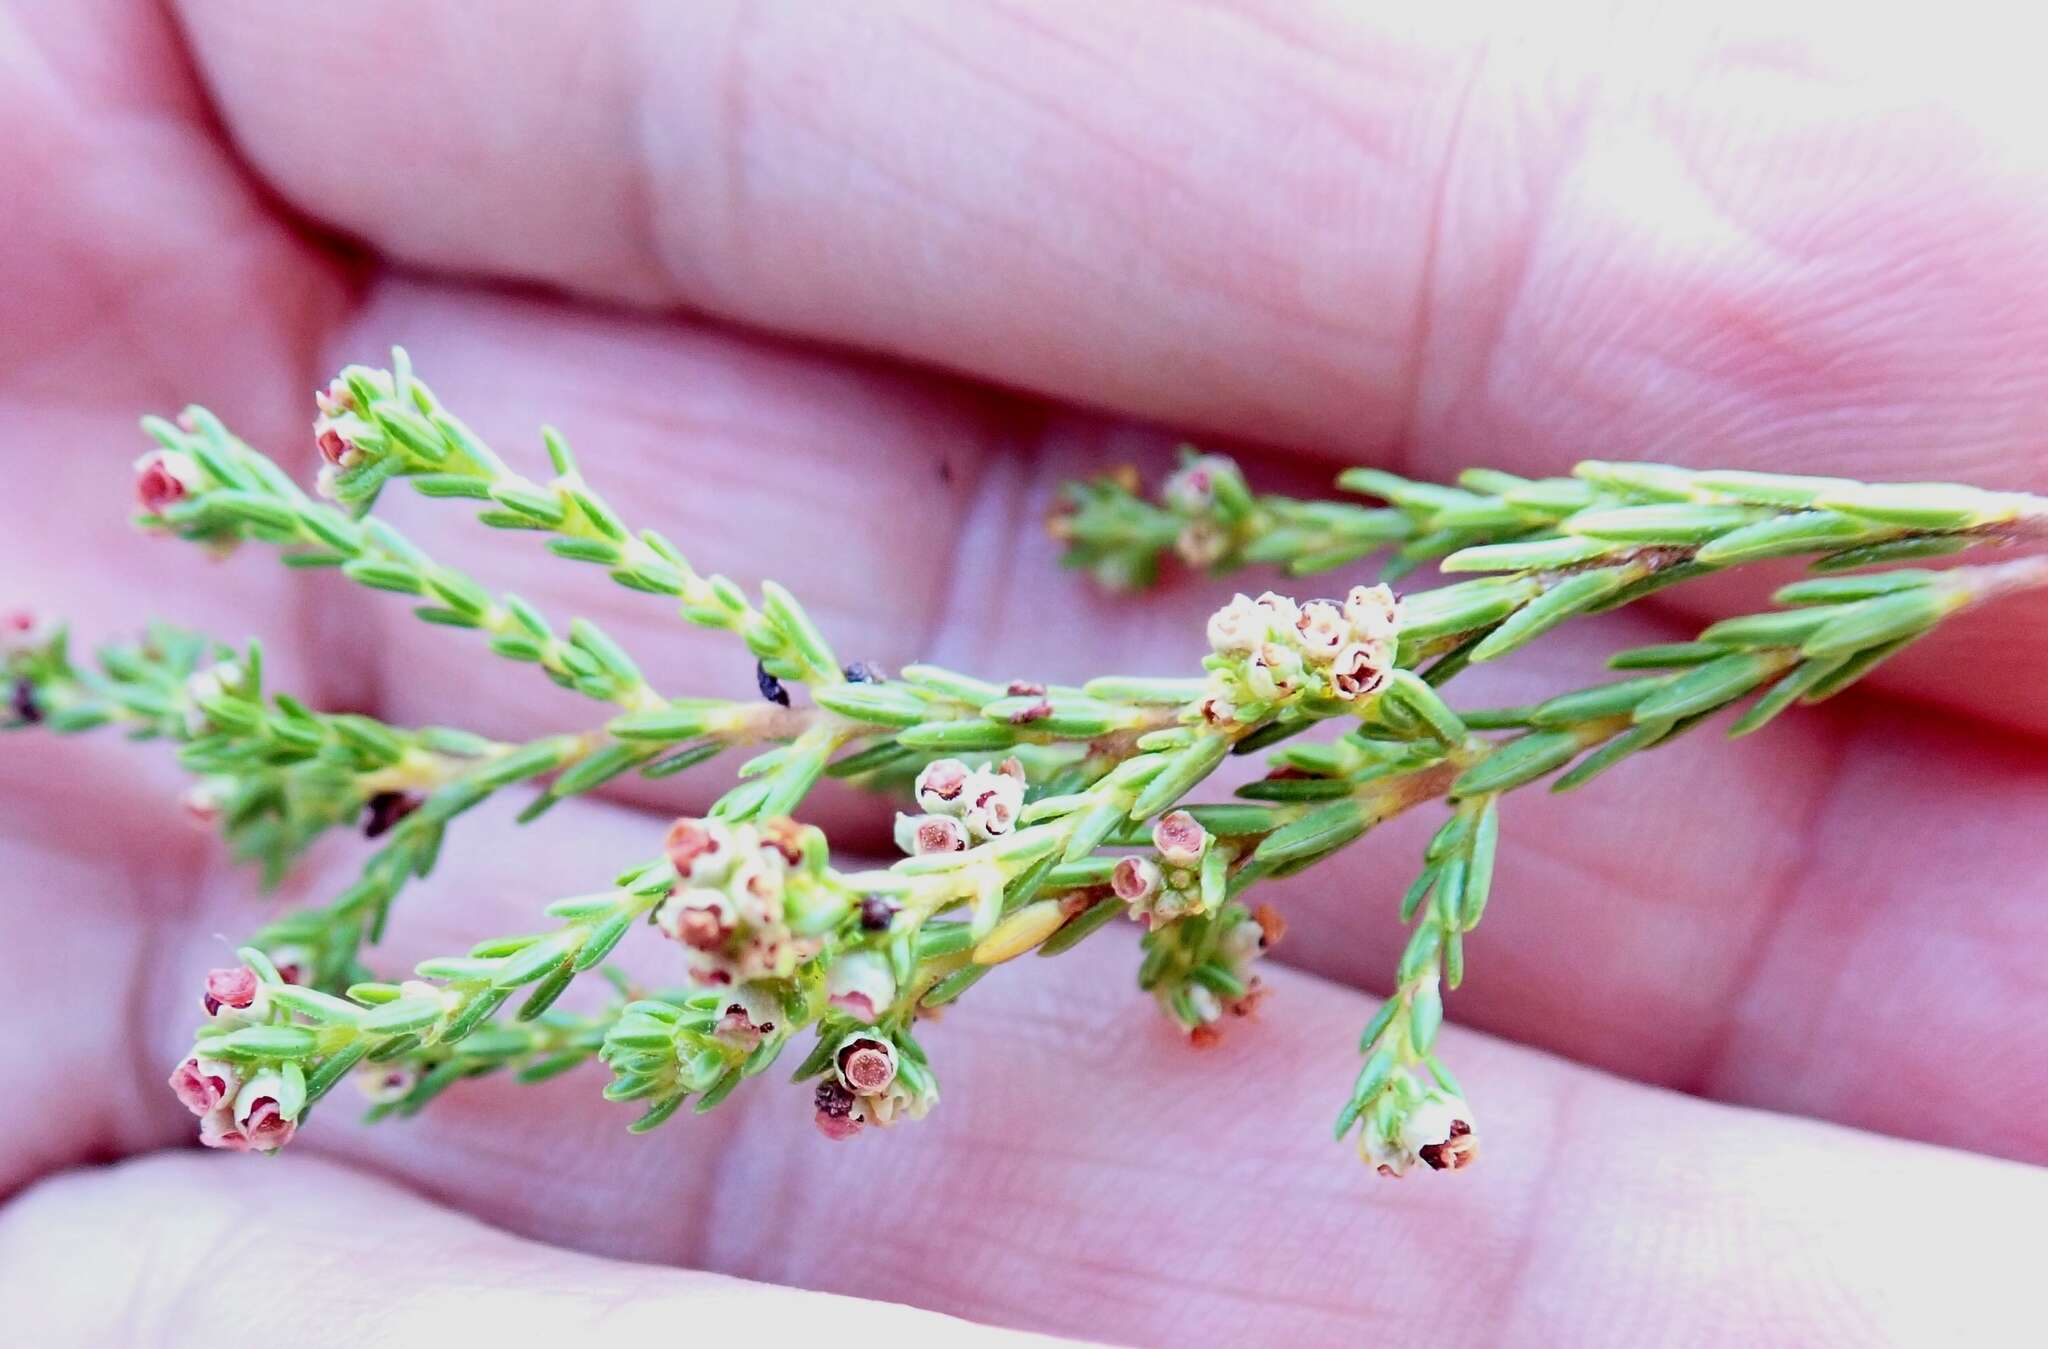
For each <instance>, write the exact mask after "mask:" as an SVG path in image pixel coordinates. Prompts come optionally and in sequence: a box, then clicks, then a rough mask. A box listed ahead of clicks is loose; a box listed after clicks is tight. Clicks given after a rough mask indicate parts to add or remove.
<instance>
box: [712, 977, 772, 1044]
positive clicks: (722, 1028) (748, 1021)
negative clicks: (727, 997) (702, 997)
mask: <svg viewBox="0 0 2048 1349" xmlns="http://www.w3.org/2000/svg"><path fill="white" fill-rule="evenodd" d="M774 1029H775V1022H774V1020H773V1013H772V1012H771V1010H770V1005H769V1002H768V999H766V998H764V997H761V996H760V995H758V994H755V993H751V992H749V991H748V990H746V989H741V990H739V992H738V993H736V994H735V995H734V998H733V1000H732V1001H731V1002H729V1003H727V1004H726V1005H725V1011H724V1012H723V1013H722V1014H721V1015H720V1016H719V1018H718V1024H717V1025H716V1026H714V1027H713V1028H712V1032H711V1033H712V1034H713V1035H716V1036H717V1037H718V1038H719V1039H721V1040H723V1041H725V1042H726V1043H727V1044H729V1045H732V1046H734V1047H735V1048H738V1049H744V1050H748V1051H750V1052H751V1051H752V1050H753V1049H754V1048H755V1047H756V1046H758V1045H759V1044H760V1043H761V1041H762V1039H763V1038H764V1037H766V1036H767V1035H768V1034H769V1033H771V1032H772V1031H774Z"/></svg>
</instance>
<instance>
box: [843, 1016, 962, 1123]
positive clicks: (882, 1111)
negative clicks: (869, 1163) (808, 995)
mask: <svg viewBox="0 0 2048 1349" xmlns="http://www.w3.org/2000/svg"><path fill="white" fill-rule="evenodd" d="M938 1101H939V1087H938V1083H937V1081H936V1080H935V1079H934V1078H933V1077H932V1075H931V1073H930V1072H929V1071H928V1070H926V1069H925V1068H924V1067H923V1065H921V1064H919V1063H917V1062H915V1061H914V1060H911V1059H909V1058H908V1056H906V1055H904V1054H903V1053H902V1052H901V1051H899V1050H898V1049H897V1047H896V1046H895V1045H894V1044H893V1043H892V1042H891V1041H890V1040H889V1039H888V1038H887V1037H886V1036H883V1035H880V1034H877V1033H873V1032H869V1031H854V1032H852V1033H851V1034H849V1035H847V1036H846V1037H845V1038H843V1039H842V1040H840V1042H839V1048H838V1049H836V1050H834V1051H833V1054H832V1069H831V1071H830V1072H829V1073H828V1074H827V1075H826V1077H825V1080H824V1081H822V1082H820V1083H819V1084H818V1090H817V1094H816V1095H815V1096H814V1097H813V1098H812V1106H813V1110H814V1114H813V1118H814V1119H815V1120H816V1122H817V1125H818V1130H819V1132H820V1133H822V1134H824V1135H825V1136H826V1137H827V1138H832V1139H845V1138H851V1137H853V1136H854V1135H855V1134H857V1133H859V1132H860V1131H861V1130H862V1129H863V1128H865V1127H867V1126H868V1125H874V1126H875V1127H876V1128H887V1127H888V1126H889V1125H891V1124H895V1123H897V1122H899V1121H901V1120H906V1119H923V1118H924V1116H925V1113H926V1112H927V1111H929V1110H930V1109H931V1108H932V1107H933V1106H934V1105H937V1104H938Z"/></svg>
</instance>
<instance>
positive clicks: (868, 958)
mask: <svg viewBox="0 0 2048 1349" xmlns="http://www.w3.org/2000/svg"><path fill="white" fill-rule="evenodd" d="M825 994H826V1000H827V1001H828V1002H830V1003H831V1004H832V1005H833V1006H834V1007H837V1008H838V1009H839V1010H840V1011H842V1012H845V1013H846V1014H847V1015H849V1016H852V1017H854V1018H856V1019H858V1020H861V1021H867V1022H873V1021H875V1020H876V1019H877V1018H879V1017H880V1016H881V1015H882V1013H883V1012H886V1011H888V1010H889V1006H890V1004H891V1003H893V1002H895V1001H896V976H895V975H894V974H893V973H891V972H890V970H889V962H888V961H887V960H884V959H883V958H882V957H881V956H878V955H876V954H875V953H874V952H872V951H849V952H847V953H846V954H845V955H843V956H841V957H839V959H837V960H835V961H833V962H832V968H831V969H830V970H829V971H827V972H826V975H825Z"/></svg>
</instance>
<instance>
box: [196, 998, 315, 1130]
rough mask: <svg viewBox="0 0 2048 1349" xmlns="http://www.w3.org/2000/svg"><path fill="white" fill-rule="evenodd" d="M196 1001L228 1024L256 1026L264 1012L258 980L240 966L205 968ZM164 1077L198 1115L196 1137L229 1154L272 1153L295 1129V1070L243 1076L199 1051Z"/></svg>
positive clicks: (301, 1097)
mask: <svg viewBox="0 0 2048 1349" xmlns="http://www.w3.org/2000/svg"><path fill="white" fill-rule="evenodd" d="M201 1005H202V1006H204V1007H205V1009H206V1015H207V1016H208V1017H209V1018H210V1019H211V1020H213V1021H214V1022H215V1023H217V1024H220V1025H223V1026H228V1027H232V1026H239V1025H257V1024H261V1023H262V1022H263V1021H264V1020H265V1019H266V1018H267V1016H268V1014H269V1010H270V1009H269V1001H268V999H267V998H266V996H265V993H264V987H263V983H262V981H261V980H259V979H258V978H257V977H256V974H255V972H254V971H253V970H250V969H248V968H246V967H236V968H234V969H220V970H213V971H210V972H209V973H208V974H207V976H206V992H205V995H204V997H203V998H202V999H201ZM170 1081H171V1090H172V1091H173V1092H175V1093H176V1094H177V1097H178V1100H179V1101H181V1102H183V1103H184V1105H185V1108H186V1109H188V1110H190V1111H191V1112H192V1113H193V1114H195V1115H197V1116H199V1141H200V1142H201V1143H204V1144H205V1145H206V1146H207V1147H210V1148H226V1149H228V1150H229V1151H231V1152H275V1151H277V1150H278V1149H279V1148H281V1147H283V1146H284V1145H285V1144H286V1143H289V1142H290V1141H291V1138H292V1135H293V1134H294V1133H296V1132H297V1131H298V1127H299V1125H298V1119H299V1112H300V1111H301V1110H303V1109H304V1108H305V1104H306V1084H305V1079H304V1078H303V1077H301V1076H299V1075H298V1074H297V1072H296V1071H295V1070H289V1069H288V1070H286V1071H279V1070H277V1069H272V1068H265V1069H262V1070H260V1071H258V1072H255V1073H251V1074H250V1075H249V1076H248V1077H247V1078H246V1079H245V1078H244V1077H243V1076H242V1075H241V1072H240V1070H239V1069H237V1068H236V1067H235V1066H234V1065H233V1064H230V1063H227V1062H224V1061H223V1060H220V1059H214V1058H208V1057H206V1056H205V1055H203V1054H199V1053H195V1054H193V1055H191V1056H190V1057H188V1058H187V1059H186V1060H185V1061H184V1062H183V1063H180V1064H179V1065H178V1066H177V1067H176V1068H174V1069H173V1070H172V1071H171V1079H170Z"/></svg>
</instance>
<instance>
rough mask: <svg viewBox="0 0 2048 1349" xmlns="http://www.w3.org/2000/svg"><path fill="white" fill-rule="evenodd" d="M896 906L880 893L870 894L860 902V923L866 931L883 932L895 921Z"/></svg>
mask: <svg viewBox="0 0 2048 1349" xmlns="http://www.w3.org/2000/svg"><path fill="white" fill-rule="evenodd" d="M895 918H896V906H895V905H894V904H891V903H890V902H889V901H888V900H886V899H883V898H882V897H881V896H880V895H869V896H868V897H867V898H866V899H863V900H862V901H861V902H860V925H861V929H862V931H865V932H881V931H884V930H886V929H887V928H888V926H889V924H890V923H891V922H893V921H895Z"/></svg>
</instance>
